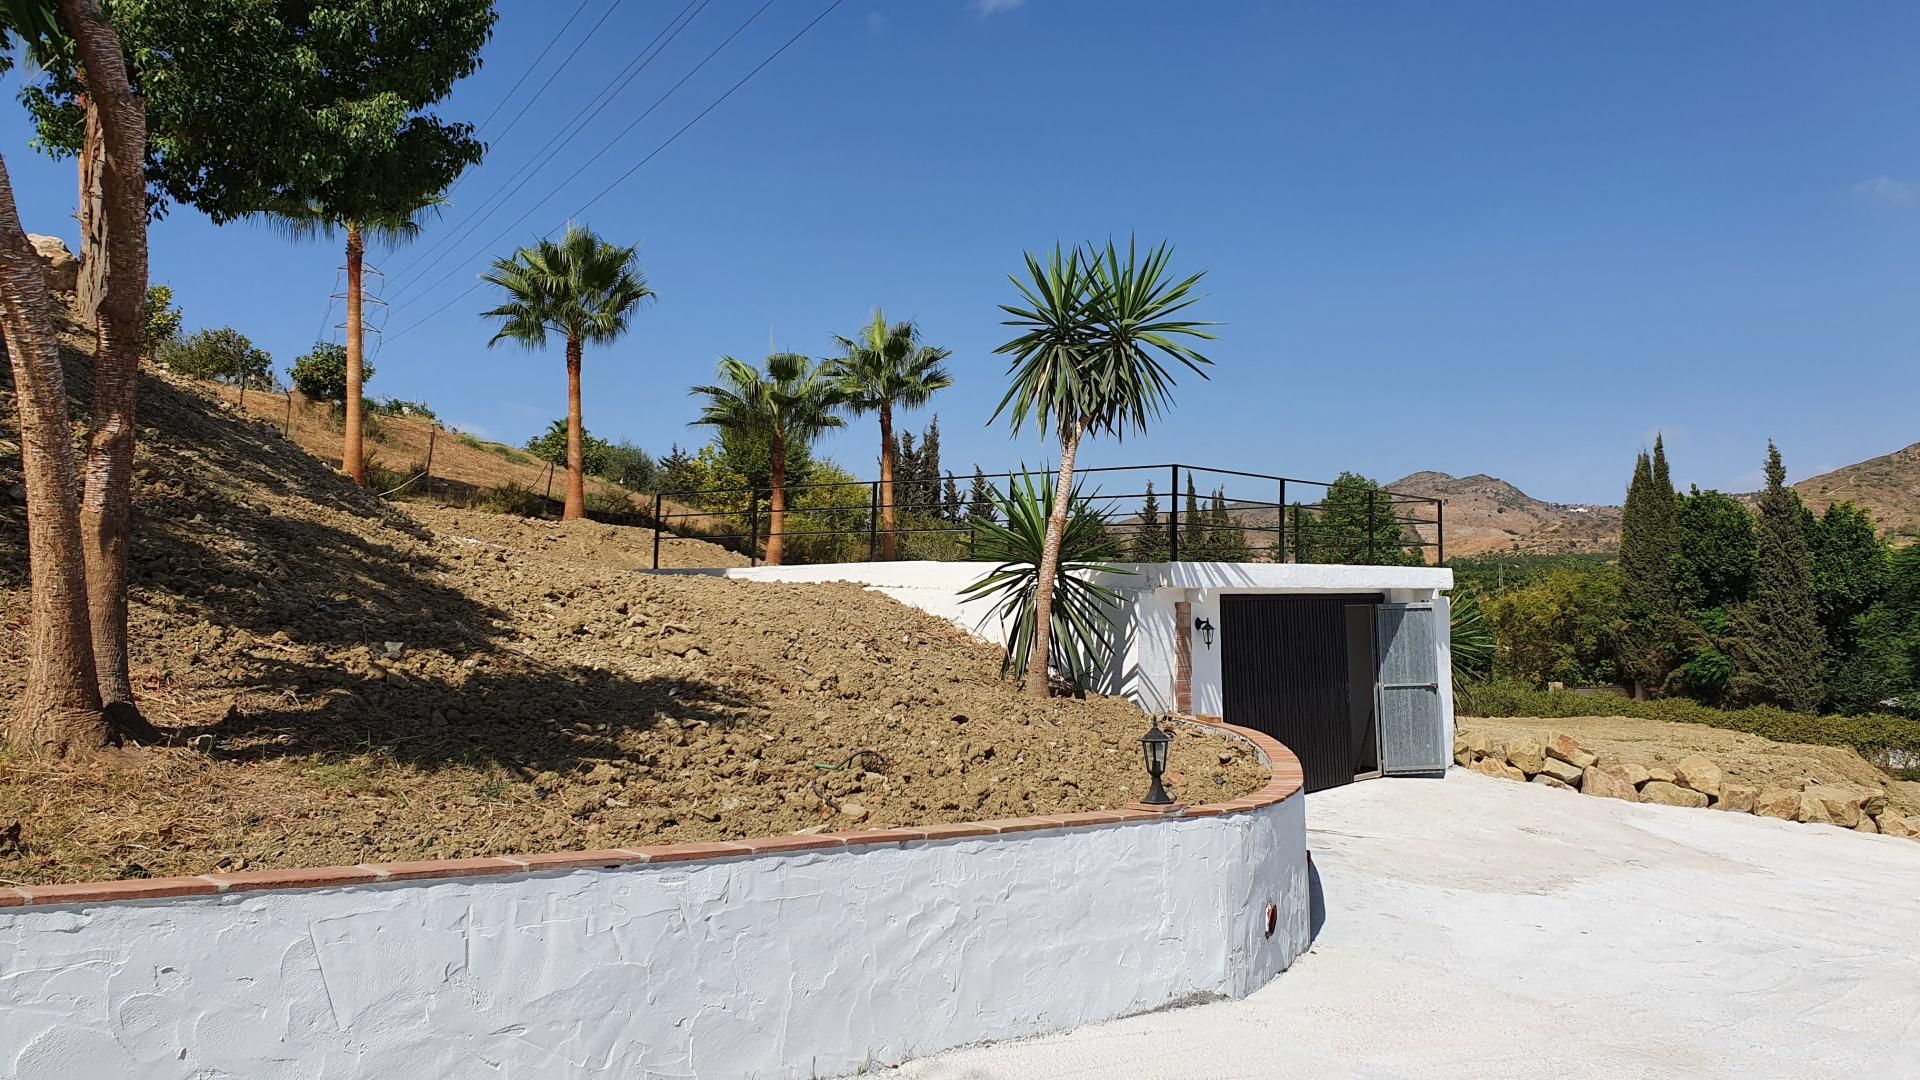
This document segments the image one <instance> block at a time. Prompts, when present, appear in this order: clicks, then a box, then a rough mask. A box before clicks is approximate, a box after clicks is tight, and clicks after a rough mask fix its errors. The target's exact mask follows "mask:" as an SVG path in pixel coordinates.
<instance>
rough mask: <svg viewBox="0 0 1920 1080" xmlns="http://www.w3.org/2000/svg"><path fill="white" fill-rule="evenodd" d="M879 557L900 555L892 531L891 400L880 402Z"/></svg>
mask: <svg viewBox="0 0 1920 1080" xmlns="http://www.w3.org/2000/svg"><path fill="white" fill-rule="evenodd" d="M880 557H881V558H882V559H888V560H892V559H897V558H899V557H900V551H899V543H898V537H896V536H894V533H893V402H891V401H883V402H881V403H880Z"/></svg>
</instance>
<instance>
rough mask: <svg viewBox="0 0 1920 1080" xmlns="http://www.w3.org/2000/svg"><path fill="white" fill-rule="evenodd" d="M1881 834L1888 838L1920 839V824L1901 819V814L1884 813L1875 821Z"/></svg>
mask: <svg viewBox="0 0 1920 1080" xmlns="http://www.w3.org/2000/svg"><path fill="white" fill-rule="evenodd" d="M1874 824H1875V825H1878V826H1879V827H1880V832H1881V833H1882V834H1883V835H1886V836H1904V837H1908V838H1913V837H1920V822H1915V821H1913V820H1911V819H1909V818H1904V817H1901V816H1900V815H1899V814H1894V813H1884V814H1881V815H1880V816H1879V817H1877V818H1875V819H1874Z"/></svg>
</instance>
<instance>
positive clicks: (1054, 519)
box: [1027, 422, 1087, 698]
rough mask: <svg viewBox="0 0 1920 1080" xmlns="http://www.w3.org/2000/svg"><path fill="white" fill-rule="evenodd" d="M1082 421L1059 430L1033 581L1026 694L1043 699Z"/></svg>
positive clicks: (1045, 691)
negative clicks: (1055, 475) (1054, 481)
mask: <svg viewBox="0 0 1920 1080" xmlns="http://www.w3.org/2000/svg"><path fill="white" fill-rule="evenodd" d="M1086 432H1087V426H1086V424H1085V422H1080V423H1076V424H1074V425H1073V426H1072V427H1070V428H1069V427H1062V428H1061V429H1060V479H1059V486H1058V487H1056V488H1055V489H1054V492H1053V511H1052V512H1051V513H1049V514H1048V515H1047V538H1046V543H1045V544H1044V545H1043V546H1042V547H1041V550H1040V579H1039V580H1038V581H1036V582H1034V586H1033V604H1034V608H1035V613H1034V624H1033V651H1032V652H1031V653H1029V654H1028V655H1027V696H1029V697H1037V698H1044V697H1046V696H1047V694H1048V692H1049V690H1050V686H1049V684H1048V681H1047V660H1048V658H1049V654H1050V652H1051V650H1052V648H1053V579H1054V576H1055V575H1056V574H1058V573H1059V572H1060V538H1061V537H1063V536H1065V535H1066V532H1067V509H1068V507H1070V506H1071V505H1072V504H1073V459H1074V456H1075V455H1076V454H1078V453H1079V452H1080V438H1081V436H1083V435H1085V434H1086Z"/></svg>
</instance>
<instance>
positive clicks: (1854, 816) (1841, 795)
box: [1801, 784, 1866, 829]
mask: <svg viewBox="0 0 1920 1080" xmlns="http://www.w3.org/2000/svg"><path fill="white" fill-rule="evenodd" d="M1801 794H1802V795H1804V796H1807V797H1809V798H1813V799H1817V800H1818V801H1819V803H1820V806H1821V808H1822V809H1824V810H1825V811H1826V815H1827V816H1826V820H1828V821H1831V822H1833V823H1834V824H1835V825H1838V826H1840V827H1841V828H1843V829H1851V828H1853V827H1854V826H1855V825H1858V824H1860V802H1861V800H1863V799H1865V798H1866V792H1864V791H1861V790H1860V789H1858V788H1850V787H1834V786H1828V785H1826V784H1813V785H1810V786H1808V788H1807V790H1805V791H1803V792H1801Z"/></svg>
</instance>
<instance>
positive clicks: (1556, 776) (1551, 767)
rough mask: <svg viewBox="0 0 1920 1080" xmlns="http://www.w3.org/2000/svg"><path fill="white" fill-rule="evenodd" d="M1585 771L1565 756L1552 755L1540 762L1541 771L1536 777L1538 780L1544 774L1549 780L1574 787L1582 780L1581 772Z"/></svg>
mask: <svg viewBox="0 0 1920 1080" xmlns="http://www.w3.org/2000/svg"><path fill="white" fill-rule="evenodd" d="M1585 771H1586V770H1584V769H1581V768H1578V767H1576V766H1575V765H1574V764H1573V763H1572V762H1570V761H1568V760H1567V759H1565V758H1557V757H1550V758H1548V759H1546V760H1545V761H1543V762H1541V763H1540V773H1539V775H1537V776H1535V777H1534V779H1535V780H1538V779H1540V777H1542V776H1544V777H1546V778H1548V779H1549V780H1553V781H1555V782H1557V783H1560V784H1562V785H1565V786H1567V787H1572V786H1574V785H1575V784H1578V783H1579V782H1580V774H1581V773H1583V772H1585Z"/></svg>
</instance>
